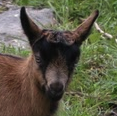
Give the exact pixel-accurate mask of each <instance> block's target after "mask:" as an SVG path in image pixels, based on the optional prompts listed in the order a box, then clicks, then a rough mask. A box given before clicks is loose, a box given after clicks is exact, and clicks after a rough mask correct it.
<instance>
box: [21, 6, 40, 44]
mask: <svg viewBox="0 0 117 116" xmlns="http://www.w3.org/2000/svg"><path fill="white" fill-rule="evenodd" d="M20 19H21V25H22V28H23V30H24V33H25V34H26V35H27V37H28V39H29V42H30V44H31V45H33V43H34V42H35V41H36V39H37V38H38V36H39V35H40V34H41V32H42V30H41V29H40V28H39V27H38V26H37V25H36V24H35V23H34V22H33V21H32V20H31V19H30V18H29V17H28V15H27V13H26V10H25V7H22V8H21V11H20Z"/></svg>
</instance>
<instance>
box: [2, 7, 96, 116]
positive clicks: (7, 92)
mask: <svg viewBox="0 0 117 116" xmlns="http://www.w3.org/2000/svg"><path fill="white" fill-rule="evenodd" d="M97 16H98V11H95V12H94V13H92V14H91V15H90V16H89V17H88V18H87V19H86V20H85V21H84V22H83V23H82V24H81V25H80V26H79V27H78V28H77V29H76V30H75V31H54V30H44V29H43V30H41V29H39V27H38V26H37V25H36V24H35V23H34V22H33V21H32V20H31V19H30V18H29V17H28V15H27V14H26V11H25V8H24V7H22V8H21V12H20V18H21V24H22V27H23V30H24V32H25V34H26V35H27V37H28V40H29V43H30V46H31V48H32V54H31V55H30V56H29V57H28V58H25V59H24V58H20V57H15V56H11V55H7V54H0V116H53V115H54V112H55V111H56V110H57V106H58V102H59V100H60V99H61V98H62V96H63V93H64V91H65V88H66V87H67V85H68V82H69V80H70V78H71V76H72V74H73V70H74V67H75V64H76V63H77V62H78V59H79V56H80V46H81V44H82V42H83V41H84V40H85V39H86V37H87V36H88V34H89V31H90V29H91V27H92V25H93V23H94V21H95V20H96V18H97Z"/></svg>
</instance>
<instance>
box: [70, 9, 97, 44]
mask: <svg viewBox="0 0 117 116" xmlns="http://www.w3.org/2000/svg"><path fill="white" fill-rule="evenodd" d="M98 15H99V11H98V10H96V11H95V12H93V13H92V14H91V15H90V16H89V17H88V18H87V19H86V20H85V21H84V22H83V23H82V24H81V25H80V26H79V27H78V28H77V29H76V30H75V31H73V32H72V33H73V40H74V41H76V42H78V43H82V42H83V41H84V40H85V39H86V38H87V36H88V34H89V32H90V30H91V27H92V25H93V23H94V22H95V20H96V19H97V17H98Z"/></svg>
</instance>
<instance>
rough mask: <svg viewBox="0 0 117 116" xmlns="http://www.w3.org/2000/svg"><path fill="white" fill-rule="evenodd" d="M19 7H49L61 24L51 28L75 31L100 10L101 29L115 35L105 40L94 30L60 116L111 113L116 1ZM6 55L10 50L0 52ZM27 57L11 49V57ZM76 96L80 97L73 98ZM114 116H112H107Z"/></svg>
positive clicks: (51, 0)
mask: <svg viewBox="0 0 117 116" xmlns="http://www.w3.org/2000/svg"><path fill="white" fill-rule="evenodd" d="M16 3H17V4H19V5H33V6H34V7H36V8H43V7H49V8H52V9H53V10H54V12H55V14H56V19H57V20H58V21H59V22H60V24H59V27H58V26H54V27H52V28H55V29H58V30H62V29H66V30H67V29H69V30H72V29H74V28H76V27H77V26H78V24H79V23H80V20H79V18H85V17H86V16H88V15H89V14H90V13H91V12H92V11H94V10H95V9H98V10H99V11H100V16H99V18H98V20H97V22H98V24H99V25H100V27H101V28H102V29H103V30H104V31H105V32H108V33H110V34H112V35H113V39H111V40H108V39H106V38H102V37H101V36H102V35H101V34H100V33H98V32H97V31H96V30H95V28H93V29H92V33H91V35H90V36H89V37H88V40H87V41H86V42H84V43H83V45H82V48H81V50H82V55H81V58H80V61H79V64H78V66H77V67H76V70H75V74H74V77H73V79H72V82H71V84H70V86H69V88H68V90H67V91H68V94H65V95H64V98H63V100H62V101H61V105H60V109H59V112H58V115H59V116H106V115H107V114H109V113H110V112H111V111H112V106H110V104H114V105H115V104H117V43H116V42H115V39H116V36H117V34H116V33H117V1H115V0H88V1H87V0H79V1H77V0H61V1H60V0H43V1H42V0H33V1H31V0H16ZM1 49H2V51H3V52H9V50H10V49H5V47H2V48H1ZM11 52H12V53H13V54H19V55H27V53H28V52H27V51H25V50H23V51H21V50H19V49H17V50H16V49H14V48H12V49H11V51H10V53H11ZM71 92H77V93H78V94H74V95H73V94H71ZM108 116H111V115H108Z"/></svg>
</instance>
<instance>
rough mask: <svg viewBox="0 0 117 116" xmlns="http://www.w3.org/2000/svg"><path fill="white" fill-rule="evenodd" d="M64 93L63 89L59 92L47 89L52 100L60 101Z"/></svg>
mask: <svg viewBox="0 0 117 116" xmlns="http://www.w3.org/2000/svg"><path fill="white" fill-rule="evenodd" d="M63 93H64V92H63V91H61V92H59V93H58V92H53V91H47V95H48V97H49V98H50V99H51V100H52V101H59V100H60V99H61V98H62V96H63Z"/></svg>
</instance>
